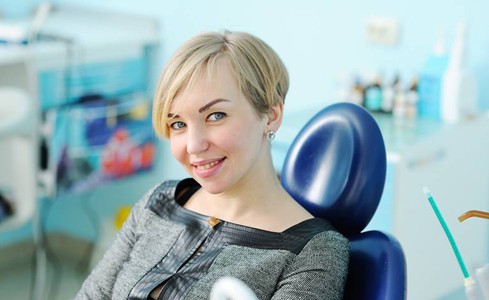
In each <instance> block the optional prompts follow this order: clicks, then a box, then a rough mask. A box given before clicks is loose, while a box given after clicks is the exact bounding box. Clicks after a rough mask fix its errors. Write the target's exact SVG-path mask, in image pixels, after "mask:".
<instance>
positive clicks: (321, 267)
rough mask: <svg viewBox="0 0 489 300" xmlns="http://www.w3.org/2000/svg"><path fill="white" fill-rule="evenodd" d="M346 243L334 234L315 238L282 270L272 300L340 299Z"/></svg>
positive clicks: (341, 237) (342, 286) (345, 269)
mask: <svg viewBox="0 0 489 300" xmlns="http://www.w3.org/2000/svg"><path fill="white" fill-rule="evenodd" d="M348 259H349V242H348V240H347V239H346V238H345V237H343V236H342V235H341V234H339V233H338V232H335V231H326V232H322V233H320V234H318V235H316V236H315V237H314V238H313V239H311V241H309V243H308V244H307V245H306V246H305V247H304V249H303V250H302V251H301V252H300V253H299V254H298V255H297V256H296V257H295V258H294V260H293V261H291V262H290V264H289V265H288V266H287V268H286V269H285V271H284V273H283V275H282V278H281V280H280V282H279V283H278V286H277V290H276V292H275V293H274V295H273V297H272V299H277V300H278V299H281V300H287V299H290V300H292V299H329V300H332V299H342V298H343V290H344V286H345V283H346V276H347V273H348Z"/></svg>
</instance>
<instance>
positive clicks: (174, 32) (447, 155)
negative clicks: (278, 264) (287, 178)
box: [0, 0, 489, 299]
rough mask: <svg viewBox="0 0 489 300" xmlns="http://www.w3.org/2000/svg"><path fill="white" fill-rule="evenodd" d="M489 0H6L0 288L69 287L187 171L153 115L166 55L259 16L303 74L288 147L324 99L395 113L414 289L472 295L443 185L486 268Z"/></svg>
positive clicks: (286, 135)
mask: <svg viewBox="0 0 489 300" xmlns="http://www.w3.org/2000/svg"><path fill="white" fill-rule="evenodd" d="M488 11H489V2H487V1H482V0H474V1H461V0H453V1H440V0H435V1H419V0H414V1H409V2H406V1H386V0H373V1H352V0H346V1H341V2H338V1H331V0H329V1H328V0H325V1H319V0H304V1H292V0H281V1H278V0H270V1H258V0H246V1H242V0H238V1H223V0H207V1H197V0H185V1H156V0H140V1H129V0H117V1H115V0H98V1H94V0H85V1H83V2H80V1H75V0H57V1H49V2H46V1H40V0H25V1H9V0H0V196H1V198H0V293H1V294H6V295H10V299H67V298H70V297H73V296H74V294H75V293H76V291H77V290H78V289H79V287H80V285H81V283H82V282H83V279H84V278H85V277H86V275H87V274H88V272H89V270H90V269H91V267H93V265H94V264H95V263H96V262H97V261H98V259H100V257H101V254H102V253H103V252H104V250H105V249H106V248H107V246H108V245H109V244H110V242H111V240H112V239H113V237H114V234H115V233H116V232H117V229H118V228H119V227H120V224H121V222H123V220H124V218H125V216H126V215H127V213H128V210H129V209H130V207H131V206H132V205H133V204H134V202H136V201H137V200H138V199H139V198H140V197H142V196H143V195H144V193H145V192H146V191H147V190H148V189H149V188H151V187H152V186H154V185H156V184H158V183H159V182H161V181H162V180H165V179H178V178H183V177H185V176H186V174H185V173H184V171H183V169H182V168H181V167H180V166H179V165H178V164H177V163H176V162H174V160H173V158H172V157H171V154H170V151H169V149H168V142H167V141H159V140H157V139H156V137H155V135H154V133H153V131H152V128H151V101H152V97H153V93H154V88H155V84H156V82H157V79H158V75H159V72H160V71H161V69H162V67H163V66H164V64H165V62H166V61H167V60H168V58H169V56H170V55H171V54H172V53H173V52H174V51H175V50H176V48H177V47H178V46H179V45H180V44H181V43H183V42H184V41H186V40H187V39H189V38H190V37H192V36H193V35H195V34H197V33H199V32H202V31H209V30H212V31H215V30H224V29H228V30H231V31H247V32H250V33H253V34H255V35H257V36H259V37H260V38H262V39H263V40H265V41H266V42H267V43H269V44H270V45H271V46H272V47H273V48H274V49H275V50H276V51H277V53H278V54H279V55H280V57H281V58H282V59H283V61H284V63H285V65H286V66H287V68H288V71H289V74H290V82H291V85H290V90H289V94H288V96H287V99H286V105H285V117H284V124H283V126H282V128H281V129H280V131H279V132H278V134H277V139H276V140H275V141H274V144H273V155H274V163H275V167H276V169H277V172H280V168H281V164H282V161H283V159H284V157H285V154H286V151H287V149H288V146H289V145H290V144H291V142H292V140H293V138H294V136H295V134H297V132H298V131H299V130H300V128H302V126H303V125H304V124H305V123H306V122H307V120H308V119H310V118H311V117H312V116H313V115H314V114H315V113H316V112H318V111H319V110H320V109H321V108H323V107H325V106H327V105H329V104H331V103H334V102H338V101H350V102H355V103H358V104H360V105H362V106H364V107H365V108H366V109H368V110H370V111H371V112H372V114H373V115H374V116H375V118H376V119H377V121H378V123H379V126H380V127H381V130H382V133H383V135H384V139H385V142H386V147H387V160H388V170H387V180H386V185H385V189H384V194H383V197H382V200H381V203H380V205H379V208H378V210H377V213H376V215H375V216H374V218H373V220H372V221H371V223H370V225H369V228H367V230H368V229H378V230H384V231H387V232H390V233H392V234H393V235H394V236H396V237H397V238H398V239H399V241H400V243H401V245H402V246H403V248H404V251H405V254H406V261H407V269H408V299H461V298H462V299H463V298H464V294H463V276H462V272H461V271H460V268H459V266H458V264H457V261H456V259H455V256H454V254H453V252H452V250H451V248H450V245H449V243H448V240H447V239H446V237H445V235H444V233H443V230H442V228H441V226H440V225H439V223H438V221H437V220H436V217H435V215H434V213H433V211H432V209H431V207H430V206H429V203H428V201H427V199H426V198H425V196H424V195H423V193H422V188H423V187H424V186H428V187H429V188H430V190H431V192H432V194H433V196H434V198H435V200H436V201H437V203H438V205H439V208H440V210H441V212H442V213H443V215H444V217H445V219H446V221H447V224H448V226H449V227H450V229H451V230H452V233H453V235H454V238H455V240H456V241H457V243H458V245H459V248H460V251H461V254H462V256H463V257H464V259H465V262H466V264H467V266H468V268H469V270H470V271H472V272H473V270H474V269H475V268H477V267H480V266H481V265H483V264H485V263H488V262H489V222H487V220H482V219H470V220H467V221H465V222H463V223H460V222H459V221H458V220H457V217H458V216H459V215H461V214H462V213H464V212H466V211H468V210H472V209H478V210H483V211H489V114H488V112H487V111H488V110H489V85H487V84H486V82H487V81H488V80H489V35H488V34H487V33H486V32H485V31H486V30H487V28H489V19H488V18H487V12H488Z"/></svg>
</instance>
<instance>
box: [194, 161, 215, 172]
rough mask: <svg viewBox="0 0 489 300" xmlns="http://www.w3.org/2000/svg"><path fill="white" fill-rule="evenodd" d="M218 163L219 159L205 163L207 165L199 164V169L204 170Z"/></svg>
mask: <svg viewBox="0 0 489 300" xmlns="http://www.w3.org/2000/svg"><path fill="white" fill-rule="evenodd" d="M217 163H219V161H213V162H211V163H208V164H205V165H202V166H197V169H199V170H201V171H204V170H207V169H210V168H212V167H213V166H215V165H217Z"/></svg>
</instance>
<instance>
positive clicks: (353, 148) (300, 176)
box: [281, 103, 407, 300]
mask: <svg viewBox="0 0 489 300" xmlns="http://www.w3.org/2000/svg"><path fill="white" fill-rule="evenodd" d="M385 174H386V151H385V146H384V141H383V139H382V135H381V132H380V129H379V127H378V125H377V123H376V122H375V120H374V118H373V117H372V116H371V115H370V114H369V113H368V112H367V111H366V110H365V109H363V108H362V107H360V106H358V105H355V104H352V103H336V104H333V105H330V106H328V107H326V108H325V109H323V110H322V111H320V112H319V113H317V114H316V115H315V116H314V117H313V118H312V119H311V120H310V121H309V122H308V123H307V124H306V125H305V126H304V128H303V129H302V130H301V131H300V133H299V134H298V136H297V137H296V138H295V140H294V141H293V143H292V146H291V147H290V149H289V151H288V153H287V156H286V158H285V162H284V166H283V169H282V173H281V181H282V185H283V186H284V187H285V189H286V190H287V191H288V192H289V193H290V194H291V195H292V197H294V199H296V201H298V202H299V203H300V204H301V205H302V206H304V207H305V208H306V209H307V210H308V211H309V212H310V213H311V214H313V215H314V216H316V217H320V218H324V219H326V220H328V221H329V222H330V223H331V224H332V225H333V226H334V227H335V228H336V229H337V230H338V231H339V232H341V233H342V234H343V235H345V236H346V237H347V238H348V239H349V240H350V266H349V270H348V278H347V283H346V287H345V295H344V299H386V300H387V299H389V300H392V299H406V290H407V288H406V263H405V257H404V253H403V250H402V247H401V245H400V244H399V242H398V241H397V240H396V239H395V238H394V237H393V236H391V235H389V234H387V233H383V232H380V231H367V232H362V230H363V229H364V228H365V227H366V226H367V224H368V223H369V222H370V220H371V218H372V217H373V215H374V213H375V211H376V209H377V206H378V204H379V201H380V198H381V196H382V191H383V188H384V182H385Z"/></svg>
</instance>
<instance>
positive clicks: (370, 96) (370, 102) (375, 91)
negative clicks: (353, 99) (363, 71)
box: [363, 74, 382, 112]
mask: <svg viewBox="0 0 489 300" xmlns="http://www.w3.org/2000/svg"><path fill="white" fill-rule="evenodd" d="M363 92H364V99H365V107H366V108H367V109H368V110H369V111H373V112H379V111H381V110H382V87H381V86H380V78H379V76H378V75H375V74H374V75H371V78H370V83H369V84H368V85H367V86H366V87H365V89H364V91H363Z"/></svg>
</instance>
